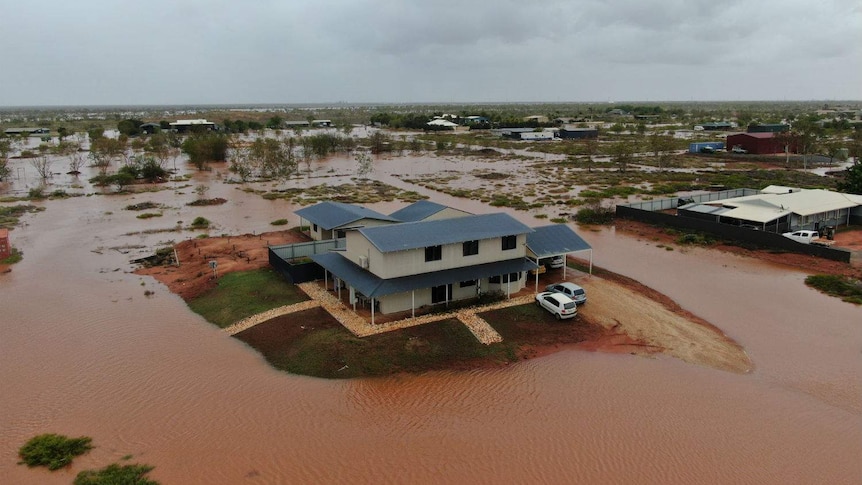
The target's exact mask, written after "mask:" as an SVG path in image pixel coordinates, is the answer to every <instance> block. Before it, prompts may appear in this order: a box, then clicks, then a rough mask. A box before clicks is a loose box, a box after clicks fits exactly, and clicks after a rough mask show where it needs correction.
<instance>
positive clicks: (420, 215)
mask: <svg viewBox="0 0 862 485" xmlns="http://www.w3.org/2000/svg"><path fill="white" fill-rule="evenodd" d="M447 208H448V207H446V206H445V205H443V204H438V203H436V202H431V201H430V200H419V201H416V202H414V203H412V204H410V205H408V206H407V207H404V208H403V209H398V210H397V211H395V212H393V213H392V214H389V217H394V218H395V219H398V220H399V221H403V222H416V221H421V220H422V219H425V218H426V217H430V216H433V215H434V214H436V213H438V212H440V211H441V210H443V209H447Z"/></svg>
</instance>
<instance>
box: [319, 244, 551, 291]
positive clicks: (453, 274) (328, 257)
mask: <svg viewBox="0 0 862 485" xmlns="http://www.w3.org/2000/svg"><path fill="white" fill-rule="evenodd" d="M311 260H312V261H314V262H315V263H317V264H319V265H320V266H322V267H324V268H325V269H326V270H327V271H329V272H331V273H332V274H334V275H335V276H337V277H339V278H340V279H341V280H343V281H344V282H346V283H347V284H348V285H350V286H352V287H353V288H355V289H356V291H358V292H360V293H362V294H363V295H365V296H366V297H368V298H379V297H381V296H386V295H394V294H395V293H403V292H406V291H413V290H421V289H423V288H431V287H434V286H440V285H445V284H449V283H458V282H461V281H468V280H477V279H481V278H488V277H490V276H499V275H504V274H509V273H518V272H521V271H528V270H531V269H534V268H536V263H534V262H532V261H530V260H528V259H526V258H515V259H509V260H506V261H497V262H493V263H485V264H477V265H473V266H464V267H461V268H453V269H446V270H442V271H434V272H431V273H422V274H417V275H411V276H402V277H400V278H391V279H382V278H378V277H377V276H375V275H374V274H372V273H371V272H370V271H368V270H366V269H362V268H360V267H359V265H357V264H355V263H353V262H352V261H350V260H349V259H347V258H345V257H344V256H343V255H342V254H340V253H339V252H329V253H322V254H315V255H313V256H311Z"/></svg>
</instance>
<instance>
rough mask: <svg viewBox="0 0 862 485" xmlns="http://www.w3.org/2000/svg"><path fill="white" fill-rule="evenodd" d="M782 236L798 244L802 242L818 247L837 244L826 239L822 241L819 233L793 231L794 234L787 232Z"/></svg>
mask: <svg viewBox="0 0 862 485" xmlns="http://www.w3.org/2000/svg"><path fill="white" fill-rule="evenodd" d="M782 236H784V237H786V238H789V239H793V240H794V241H796V242H800V243H802V244H814V245H817V246H831V245H832V244H834V243H835V241H828V240H826V239H822V238H821V237H820V234H819V233H818V232H817V231H808V230H802V231H793V232H785V233H784V234H782Z"/></svg>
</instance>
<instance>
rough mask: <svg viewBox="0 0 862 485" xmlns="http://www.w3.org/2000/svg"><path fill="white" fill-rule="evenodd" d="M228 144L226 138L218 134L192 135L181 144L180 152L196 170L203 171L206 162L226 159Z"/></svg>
mask: <svg viewBox="0 0 862 485" xmlns="http://www.w3.org/2000/svg"><path fill="white" fill-rule="evenodd" d="M228 144H229V143H228V138H227V136H226V135H222V134H220V133H213V132H203V133H194V134H192V135H191V136H189V137H188V138H187V139H186V141H184V142H183V144H182V150H183V153H185V154H186V155H188V156H189V161H190V162H192V164H194V166H195V167H197V169H198V170H203V169H204V168H205V167H206V164H207V162H210V161H220V160H225V159H226V158H227V148H228Z"/></svg>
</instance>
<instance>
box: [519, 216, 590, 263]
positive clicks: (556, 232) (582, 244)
mask: <svg viewBox="0 0 862 485" xmlns="http://www.w3.org/2000/svg"><path fill="white" fill-rule="evenodd" d="M527 249H529V250H530V251H532V252H533V254H535V255H536V257H538V258H545V257H548V256H557V255H561V254H566V253H573V252H575V251H584V250H586V249H592V247H591V246H590V245H589V244H587V242H586V241H584V240H583V239H582V238H581V236H578V235H577V234H576V233H575V231H573V230H572V228H571V227H569V226H567V225H565V224H554V225H552V226H542V227H534V228H533V232H530V233H528V234H527Z"/></svg>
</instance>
